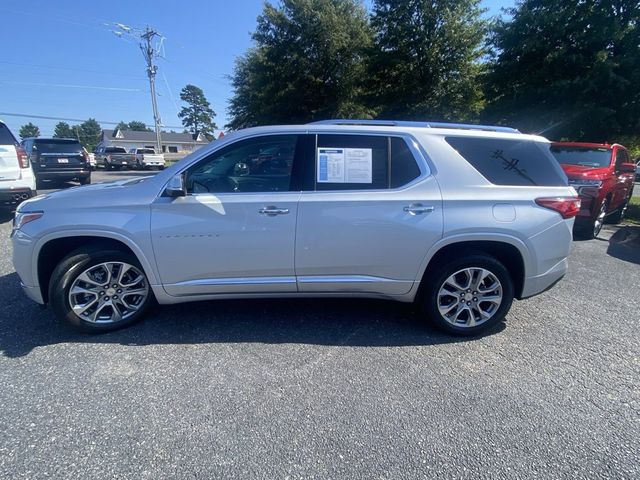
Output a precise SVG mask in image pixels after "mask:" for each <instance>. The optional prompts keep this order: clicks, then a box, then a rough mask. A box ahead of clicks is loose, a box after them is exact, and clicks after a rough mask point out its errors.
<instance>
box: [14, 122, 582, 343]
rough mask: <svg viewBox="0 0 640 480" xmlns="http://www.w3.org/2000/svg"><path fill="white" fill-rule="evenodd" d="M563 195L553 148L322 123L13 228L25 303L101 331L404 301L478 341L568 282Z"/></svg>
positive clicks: (97, 192)
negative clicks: (154, 321) (227, 309)
mask: <svg viewBox="0 0 640 480" xmlns="http://www.w3.org/2000/svg"><path fill="white" fill-rule="evenodd" d="M579 209H580V200H579V199H578V197H577V194H576V191H575V190H574V189H573V188H572V187H570V186H569V185H568V181H567V177H566V176H565V174H564V172H563V171H562V169H561V168H560V166H559V165H558V163H557V162H556V160H555V159H554V157H553V156H552V155H551V153H550V143H549V142H548V141H547V140H546V139H544V138H542V137H538V136H533V135H524V134H522V133H520V132H518V131H517V130H514V129H510V128H505V127H487V126H475V125H456V124H440V123H418V122H396V121H390V122H383V121H330V122H325V123H321V124H317V123H316V124H309V125H293V126H277V127H259V128H252V129H247V130H242V131H238V132H235V133H233V134H230V135H228V136H226V137H224V139H223V140H220V141H217V142H214V143H212V144H211V145H209V146H208V147H204V148H202V149H200V150H198V151H196V152H194V153H193V154H191V155H190V156H188V157H186V158H185V159H183V160H182V161H181V162H179V163H177V164H175V165H173V166H171V167H170V168H168V169H166V170H165V171H164V172H160V173H158V174H157V175H155V176H153V177H145V178H137V179H133V180H131V179H130V180H126V181H120V182H115V183H109V184H97V185H91V186H87V187H80V188H75V189H71V190H64V191H59V192H55V193H52V194H49V195H46V196H41V197H38V198H36V199H32V200H28V201H27V202H25V203H23V204H22V205H21V206H20V208H19V211H18V213H17V214H16V218H15V223H14V229H13V233H12V241H13V263H14V266H15V269H16V272H17V273H18V275H19V276H20V280H21V282H22V285H23V288H24V291H25V292H26V294H27V295H28V296H29V297H30V298H32V299H33V300H35V301H36V302H38V303H41V304H47V303H48V304H50V305H51V306H52V308H53V310H54V312H55V313H56V314H57V315H58V316H59V317H60V318H63V319H65V320H66V321H68V322H70V323H71V324H73V325H75V326H77V327H79V328H81V329H83V330H87V331H94V332H96V331H106V330H112V329H114V328H119V327H122V326H124V325H127V324H130V323H131V322H134V321H135V320H137V319H139V318H140V317H141V316H142V315H143V314H144V312H145V311H146V310H147V307H148V306H149V305H150V304H151V302H152V298H155V299H156V300H157V301H158V303H160V304H167V303H179V302H188V301H194V300H211V299H220V298H265V297H283V296H285V297H309V296H311V297H323V296H341V297H345V296H346V297H375V298H387V299H392V300H397V301H401V302H416V304H417V306H418V307H419V308H420V309H421V311H422V312H423V313H424V316H425V317H426V318H428V319H429V320H431V321H432V322H433V323H434V324H435V325H436V326H438V327H439V328H441V329H443V330H446V331H447V332H450V333H453V334H463V335H472V334H473V335H475V334H478V333H480V332H482V331H484V330H486V329H489V328H491V327H492V326H494V325H496V324H497V323H498V322H500V321H502V320H503V319H504V317H505V315H506V314H507V312H508V311H509V309H510V307H511V303H512V300H513V299H514V298H518V299H521V298H526V297H530V296H532V295H536V294H539V293H541V292H543V291H545V290H547V289H549V288H551V287H552V286H553V285H554V284H555V283H556V282H557V281H559V280H560V279H561V278H562V277H563V276H564V274H565V272H566V270H567V257H568V255H569V249H570V246H571V242H572V232H571V231H572V227H573V222H574V217H575V216H576V214H577V213H578V211H579Z"/></svg>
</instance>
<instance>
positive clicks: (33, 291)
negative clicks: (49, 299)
mask: <svg viewBox="0 0 640 480" xmlns="http://www.w3.org/2000/svg"><path fill="white" fill-rule="evenodd" d="M20 286H21V287H22V291H23V292H24V293H25V295H26V296H27V297H29V298H30V299H31V300H33V301H34V302H36V303H39V304H40V305H44V299H43V298H42V292H41V291H40V287H29V286H27V285H25V284H24V283H22V282H20Z"/></svg>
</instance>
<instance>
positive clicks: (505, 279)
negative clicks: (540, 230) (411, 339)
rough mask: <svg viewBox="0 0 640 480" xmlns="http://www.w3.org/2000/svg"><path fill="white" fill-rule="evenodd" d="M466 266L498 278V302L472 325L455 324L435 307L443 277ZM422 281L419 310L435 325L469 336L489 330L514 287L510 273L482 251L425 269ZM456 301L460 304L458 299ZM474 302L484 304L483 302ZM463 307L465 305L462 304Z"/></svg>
mask: <svg viewBox="0 0 640 480" xmlns="http://www.w3.org/2000/svg"><path fill="white" fill-rule="evenodd" d="M467 268H479V269H484V270H488V271H489V272H491V273H492V274H493V275H494V276H495V278H496V279H497V280H498V281H499V287H500V288H501V293H502V300H501V303H500V304H499V305H498V306H497V307H496V308H495V310H494V311H493V312H491V317H490V318H489V319H487V320H484V321H482V323H479V324H477V325H475V326H462V325H455V324H454V323H455V322H451V321H448V320H447V319H446V318H445V317H444V316H443V315H442V314H441V313H440V310H439V308H438V302H439V299H438V294H439V292H440V289H441V288H442V287H444V284H445V282H446V281H447V279H448V278H449V277H450V276H452V275H453V274H455V273H456V272H460V271H463V270H465V269H467ZM424 282H426V283H425V285H423V288H422V291H421V295H420V297H419V299H418V301H419V303H420V307H421V309H422V312H423V313H424V314H425V315H426V317H427V319H428V320H429V321H430V322H431V323H432V324H433V325H434V326H435V327H436V328H438V329H439V330H442V331H444V332H446V333H450V334H453V335H462V336H473V335H479V334H481V333H483V332H486V331H488V330H491V329H492V328H494V327H495V326H496V325H497V324H498V323H500V322H501V321H503V320H504V317H505V316H506V315H507V313H508V312H509V309H510V308H511V304H512V303H513V295H514V289H513V280H512V279H511V275H510V274H509V272H508V271H507V269H506V268H505V267H504V265H503V264H502V263H500V262H499V261H498V260H496V259H495V258H494V257H492V256H490V255H487V254H484V253H475V254H469V255H466V256H464V257H462V258H458V259H456V260H453V261H451V262H448V263H441V264H439V265H437V266H435V267H434V268H433V269H432V270H430V271H429V272H428V274H427V278H425V280H424ZM470 290H471V289H470ZM465 294H466V292H465ZM472 294H473V291H470V292H469V295H472ZM443 298H444V297H443ZM451 298H453V297H451ZM455 298H457V296H456V297H455ZM475 298H478V297H475ZM475 298H469V299H468V300H469V301H473V300H475ZM458 303H460V302H459V300H458ZM463 303H464V302H463ZM478 303H482V304H483V305H485V306H486V303H484V302H478ZM463 308H465V307H464V305H463ZM468 315H470V313H469V314H467V318H468ZM463 319H464V317H463Z"/></svg>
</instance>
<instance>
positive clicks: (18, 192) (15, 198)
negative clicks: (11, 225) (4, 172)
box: [0, 187, 36, 207]
mask: <svg viewBox="0 0 640 480" xmlns="http://www.w3.org/2000/svg"><path fill="white" fill-rule="evenodd" d="M35 193H36V192H35V191H34V190H32V189H30V188H11V189H2V187H0V207H14V206H16V205H18V204H20V203H21V202H24V201H25V200H27V199H29V198H31V197H33V196H34V195H35Z"/></svg>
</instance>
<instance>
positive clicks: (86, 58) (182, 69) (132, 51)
mask: <svg viewBox="0 0 640 480" xmlns="http://www.w3.org/2000/svg"><path fill="white" fill-rule="evenodd" d="M2 3H3V7H2V17H3V22H2V28H0V45H2V46H3V48H2V49H1V50H0V51H1V52H2V53H1V54H0V112H8V113H20V114H27V115H42V116H50V117H65V118H78V119H86V118H88V117H90V116H91V117H94V118H96V119H97V120H98V121H115V122H117V121H120V120H125V121H129V120H142V121H144V122H146V123H147V124H148V125H151V124H152V118H153V116H152V113H151V102H150V98H149V84H148V81H147V78H146V73H145V67H144V60H143V58H142V54H141V52H140V51H139V49H138V47H137V46H136V45H135V43H133V42H131V41H127V40H124V39H121V38H118V37H117V36H116V35H115V34H114V33H113V32H111V31H110V30H112V29H113V28H114V27H113V23H114V22H120V23H123V24H126V25H130V26H135V27H144V26H145V25H151V26H153V27H154V28H156V29H157V30H158V31H159V32H161V33H162V34H163V35H164V37H165V41H164V50H165V58H164V59H159V60H158V65H159V71H158V77H157V81H156V85H157V90H158V94H159V95H158V105H159V109H160V115H161V117H162V120H163V123H164V124H165V125H167V126H178V127H179V126H180V125H181V122H180V120H179V118H178V117H177V111H178V109H179V108H180V99H179V92H180V89H181V88H182V87H183V86H184V85H186V84H187V83H192V84H195V85H198V86H199V87H201V88H202V89H203V90H204V92H205V95H206V97H207V98H208V99H209V101H210V102H211V104H212V107H213V109H214V110H215V111H216V113H217V117H216V119H215V120H216V123H217V124H218V126H219V127H222V126H224V124H225V123H227V116H226V108H227V101H228V99H229V97H230V96H231V88H230V85H229V82H228V80H227V76H228V75H229V74H230V73H231V72H232V71H233V65H234V60H235V58H237V57H238V56H239V55H242V54H243V53H244V52H245V51H246V49H247V48H249V47H250V46H251V38H250V34H251V32H252V31H253V29H254V27H255V25H256V17H257V16H258V15H259V13H260V11H261V10H262V6H263V4H264V1H263V0H236V1H235V2H214V1H202V2H193V3H192V2H166V1H153V2H152V1H147V0H136V1H134V0H109V1H107V2H92V1H80V0H72V1H61V0H48V1H47V0H38V1H34V0H3V2H2ZM272 3H275V2H272ZM366 3H367V4H369V3H370V2H368V1H367V2H366ZM513 3H514V2H513V0H484V1H483V6H484V7H485V8H487V9H488V14H490V15H495V14H499V13H500V8H501V7H509V6H511V5H513ZM0 118H2V119H3V120H4V121H5V122H6V123H7V124H8V125H9V127H10V128H11V130H13V132H14V133H15V134H16V135H17V134H18V129H19V127H20V125H22V124H24V123H27V122H28V121H33V123H35V124H36V125H38V126H39V127H40V130H41V133H42V135H45V136H48V135H52V134H53V128H54V126H55V124H56V123H57V120H43V119H37V118H21V117H15V116H8V115H6V114H5V115H3V114H2V113H0ZM69 123H74V122H69ZM103 127H105V128H109V125H107V124H103ZM167 128H169V127H167Z"/></svg>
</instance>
